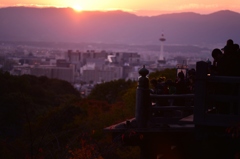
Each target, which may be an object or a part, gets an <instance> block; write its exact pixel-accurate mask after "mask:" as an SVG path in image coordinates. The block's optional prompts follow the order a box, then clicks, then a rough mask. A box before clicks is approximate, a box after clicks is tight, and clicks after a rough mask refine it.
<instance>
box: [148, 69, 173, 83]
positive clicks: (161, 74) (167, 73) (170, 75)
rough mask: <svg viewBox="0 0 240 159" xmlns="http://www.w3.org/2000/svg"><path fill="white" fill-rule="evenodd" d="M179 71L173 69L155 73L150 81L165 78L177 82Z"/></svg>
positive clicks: (150, 76) (151, 74)
mask: <svg viewBox="0 0 240 159" xmlns="http://www.w3.org/2000/svg"><path fill="white" fill-rule="evenodd" d="M176 74H177V71H176V69H175V68H172V69H169V68H167V69H164V70H161V71H155V72H152V73H150V74H149V76H148V77H149V79H153V78H155V79H158V78H159V77H165V78H166V79H171V80H173V81H175V79H176V77H177V75H176Z"/></svg>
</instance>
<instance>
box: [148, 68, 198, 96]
mask: <svg viewBox="0 0 240 159" xmlns="http://www.w3.org/2000/svg"><path fill="white" fill-rule="evenodd" d="M195 72H196V71H195V69H190V70H188V72H187V76H186V75H185V74H184V73H183V71H180V72H178V74H177V78H176V80H175V81H173V80H171V79H168V80H166V79H165V77H160V78H158V79H155V78H153V79H151V80H150V84H151V88H152V89H151V93H152V94H189V93H193V91H194V81H195Z"/></svg>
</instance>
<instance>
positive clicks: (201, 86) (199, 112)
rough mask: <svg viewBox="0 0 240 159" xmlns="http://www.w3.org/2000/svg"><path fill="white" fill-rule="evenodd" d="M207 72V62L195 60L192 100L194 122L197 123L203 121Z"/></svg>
mask: <svg viewBox="0 0 240 159" xmlns="http://www.w3.org/2000/svg"><path fill="white" fill-rule="evenodd" d="M207 73H208V63H206V62H204V61H199V62H197V65H196V82H195V102H194V105H195V106H194V122H195V124H197V125H198V124H200V125H201V124H202V123H204V114H205V104H206V102H205V99H206V78H207Z"/></svg>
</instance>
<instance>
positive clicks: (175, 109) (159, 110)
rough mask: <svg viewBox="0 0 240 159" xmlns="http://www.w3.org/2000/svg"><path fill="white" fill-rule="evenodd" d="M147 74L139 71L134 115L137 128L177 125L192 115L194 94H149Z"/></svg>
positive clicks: (146, 71)
mask: <svg viewBox="0 0 240 159" xmlns="http://www.w3.org/2000/svg"><path fill="white" fill-rule="evenodd" d="M148 73H149V72H148V70H147V69H146V68H145V67H143V68H142V69H141V70H140V71H139V74H140V77H139V80H138V88H137V94H136V114H135V117H136V121H137V125H138V127H139V128H146V127H148V126H149V124H150V125H152V126H154V125H159V124H170V123H178V122H179V121H180V119H182V118H184V117H186V116H189V115H191V114H193V109H194V94H173V95H167V94H166V95H157V94H150V89H149V80H148V78H147V74H148Z"/></svg>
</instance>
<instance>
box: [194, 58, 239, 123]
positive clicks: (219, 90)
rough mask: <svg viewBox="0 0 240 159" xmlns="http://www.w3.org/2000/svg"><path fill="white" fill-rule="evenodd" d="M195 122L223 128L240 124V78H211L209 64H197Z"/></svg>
mask: <svg viewBox="0 0 240 159" xmlns="http://www.w3.org/2000/svg"><path fill="white" fill-rule="evenodd" d="M194 122H195V124H196V125H203V126H223V127H229V126H233V125H236V124H238V123H240V77H228V76H211V75H209V74H208V64H207V63H206V62H203V61H201V62H197V68H196V85H195V108H194Z"/></svg>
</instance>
